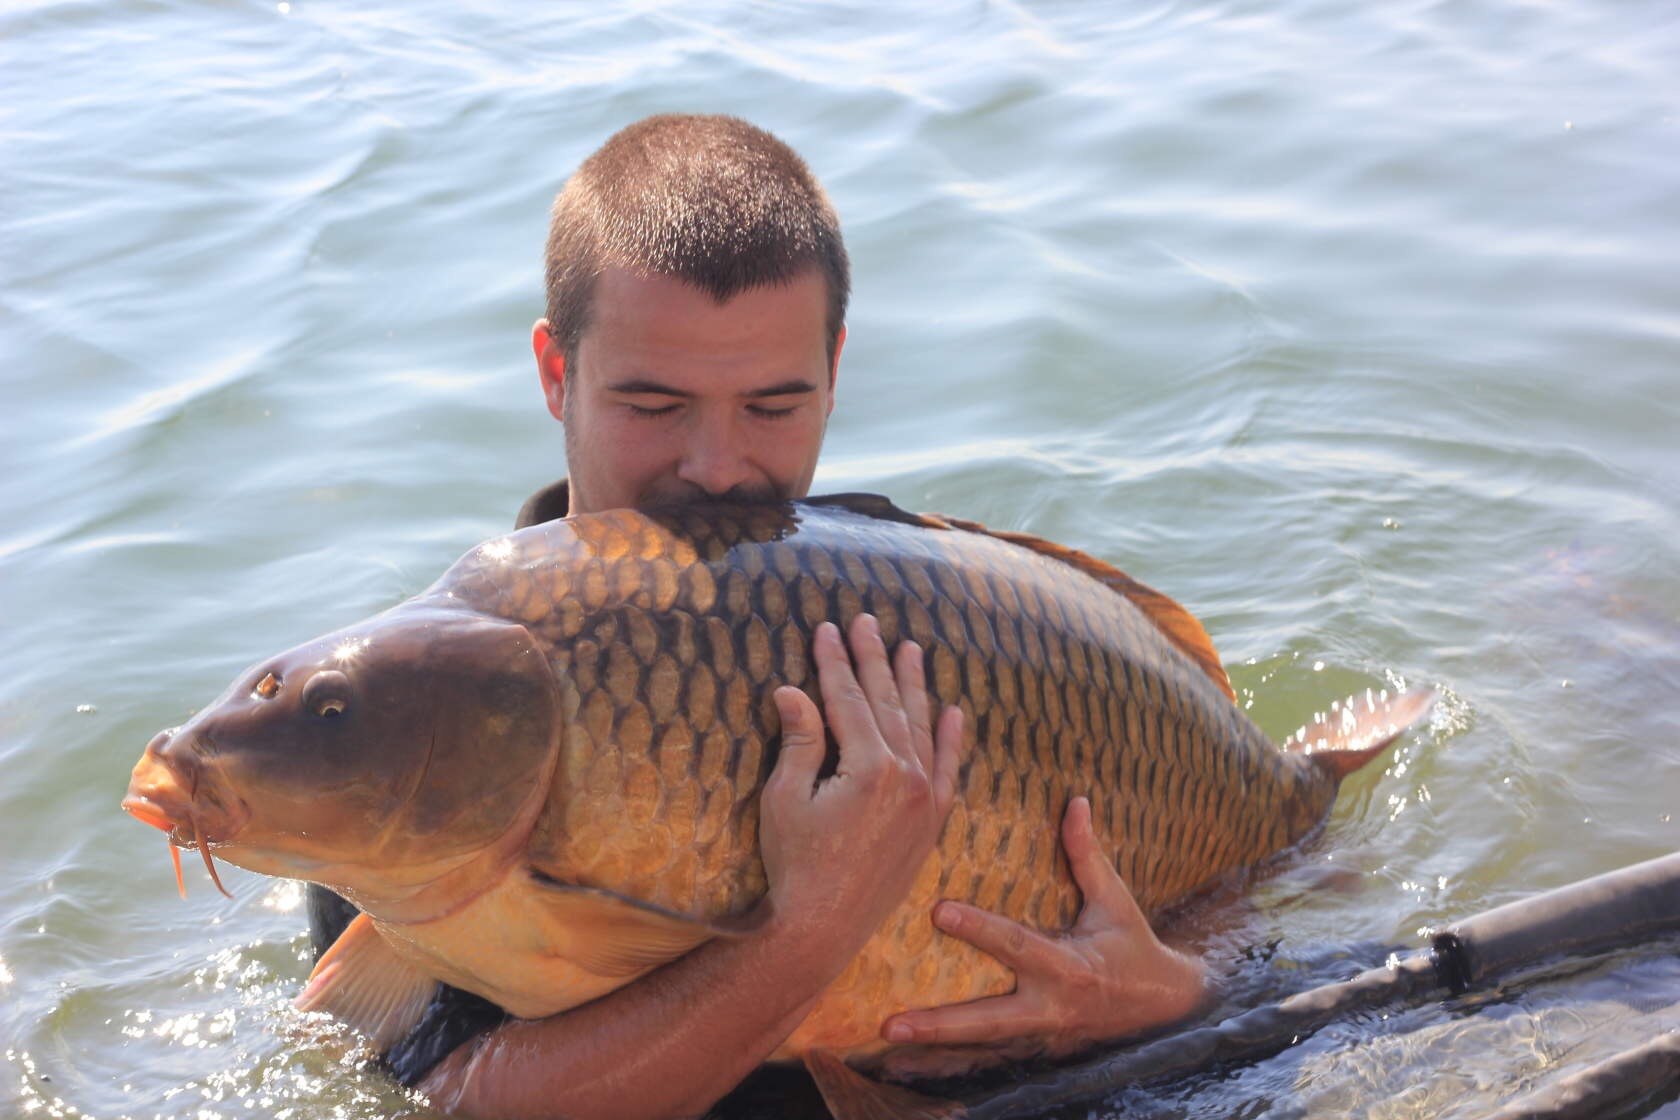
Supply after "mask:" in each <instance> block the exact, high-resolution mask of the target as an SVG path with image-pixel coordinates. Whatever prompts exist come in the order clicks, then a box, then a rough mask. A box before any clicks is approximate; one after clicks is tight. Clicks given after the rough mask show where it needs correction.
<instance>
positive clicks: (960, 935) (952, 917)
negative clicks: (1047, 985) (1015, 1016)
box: [933, 899, 1066, 988]
mask: <svg viewBox="0 0 1680 1120" xmlns="http://www.w3.org/2000/svg"><path fill="white" fill-rule="evenodd" d="M933 924H934V925H936V926H938V927H939V928H940V929H941V930H943V931H944V932H945V933H948V934H950V935H951V936H952V937H955V938H957V939H958V940H961V941H966V942H968V943H969V944H970V945H972V946H974V947H975V948H976V949H979V950H980V951H981V952H983V953H985V954H987V955H988V956H992V957H996V958H997V959H998V960H999V961H1000V962H1002V963H1003V964H1005V965H1007V966H1008V967H1009V968H1010V969H1011V970H1013V971H1014V972H1015V973H1016V987H1017V988H1019V987H1020V986H1021V980H1022V978H1023V977H1024V976H1029V975H1037V974H1043V973H1049V972H1052V971H1055V970H1057V969H1059V968H1060V967H1061V966H1062V964H1063V960H1062V957H1063V955H1064V954H1065V952H1066V950H1064V949H1063V948H1062V947H1061V946H1059V945H1057V944H1056V942H1054V941H1052V940H1050V939H1049V938H1048V937H1045V936H1044V935H1043V934H1041V933H1038V932H1037V931H1035V930H1030V929H1028V928H1027V927H1026V926H1024V925H1022V924H1021V923H1020V922H1015V921H1011V920H1010V919H1008V918H1005V917H1004V916H1003V915H1002V914H993V913H991V912H990V911H987V910H981V909H980V908H979V907H976V906H969V905H968V904H966V903H962V902H952V901H950V900H949V899H947V900H946V901H944V902H941V903H940V904H939V905H938V906H935V907H934V908H933Z"/></svg>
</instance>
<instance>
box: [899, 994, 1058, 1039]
mask: <svg viewBox="0 0 1680 1120" xmlns="http://www.w3.org/2000/svg"><path fill="white" fill-rule="evenodd" d="M1052 1026H1053V1024H1050V1023H1048V1022H1046V1020H1045V1018H1044V1016H1043V1014H1042V1013H1041V1012H1040V1011H1039V1010H1038V1009H1037V1007H1036V1005H1035V1004H1034V1003H1033V1002H1031V1001H1029V1000H1027V999H1026V998H1025V997H1023V996H1021V995H1019V994H1017V993H1014V992H1011V993H1010V994H1008V995H1004V996H991V997H989V998H987V999H977V1000H974V1001H973V1002H972V1003H954V1004H951V1005H950V1006H948V1007H934V1008H929V1009H927V1010H925V1011H904V1012H900V1013H899V1014H897V1015H894V1016H893V1017H892V1018H890V1019H888V1020H887V1021H886V1022H885V1023H883V1024H881V1036H882V1037H883V1038H885V1039H886V1040H887V1041H888V1042H896V1043H906V1042H917V1043H923V1044H938V1045H942V1046H956V1045H961V1044H963V1043H970V1042H995V1041H998V1040H1000V1039H1006V1038H1021V1037H1023V1036H1025V1035H1035V1034H1045V1033H1047V1032H1048V1031H1049V1030H1050V1029H1051V1028H1052Z"/></svg>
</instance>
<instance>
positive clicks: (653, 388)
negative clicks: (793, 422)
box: [607, 377, 817, 400]
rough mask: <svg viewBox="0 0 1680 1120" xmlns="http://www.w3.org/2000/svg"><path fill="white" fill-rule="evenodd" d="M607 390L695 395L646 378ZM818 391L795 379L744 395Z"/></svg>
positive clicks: (776, 394) (785, 394)
mask: <svg viewBox="0 0 1680 1120" xmlns="http://www.w3.org/2000/svg"><path fill="white" fill-rule="evenodd" d="M607 388H608V389H609V390H610V391H612V392H614V393H657V394H658V395H659V396H662V397H682V398H685V399H686V398H688V397H692V396H693V395H694V394H693V393H689V392H685V391H683V390H681V389H676V388H672V387H671V386H669V385H665V384H661V383H660V382H658V381H654V380H652V379H650V378H646V377H634V378H631V379H630V380H628V381H619V382H615V383H614V384H612V385H608V386H607ZM816 391H817V386H816V383H815V382H811V381H806V380H804V379H803V378H797V377H794V378H789V379H788V380H786V381H778V382H777V383H776V384H774V385H766V386H765V387H764V388H762V389H752V390H749V391H748V392H746V393H744V394H742V395H743V396H746V397H751V398H753V399H755V400H756V399H758V398H761V397H788V396H792V395H793V394H795V393H814V392H816Z"/></svg>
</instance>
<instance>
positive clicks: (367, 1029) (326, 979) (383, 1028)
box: [293, 914, 437, 1051]
mask: <svg viewBox="0 0 1680 1120" xmlns="http://www.w3.org/2000/svg"><path fill="white" fill-rule="evenodd" d="M436 991H437V981H436V980H433V979H432V978H431V977H430V976H427V975H426V974H425V973H423V972H421V971H420V970H419V969H417V968H415V967H414V966H413V965H411V964H409V963H408V962H407V961H405V960H403V959H402V958H401V957H399V956H397V953H396V950H394V949H392V948H391V946H390V944H389V943H388V942H386V940H385V939H384V938H383V937H381V936H380V935H379V931H378V930H377V929H375V928H374V925H373V919H372V918H370V917H368V916H367V915H366V914H357V915H356V918H355V920H354V921H352V922H351V923H350V924H349V925H348V926H346V927H345V929H344V932H343V933H341V934H339V935H338V940H337V941H334V942H333V943H332V947H331V948H330V949H328V950H327V951H326V952H325V953H323V954H321V959H320V960H319V961H317V962H316V964H315V971H314V972H311V973H310V974H309V983H307V984H305V985H304V988H303V992H302V993H301V994H300V995H299V996H298V997H297V999H296V1000H294V1001H293V1006H295V1007H296V1008H297V1009H298V1010H299V1011H325V1012H326V1013H327V1014H329V1015H331V1016H333V1017H334V1018H335V1019H340V1020H342V1021H344V1022H345V1023H348V1024H349V1025H350V1026H352V1027H354V1028H355V1029H356V1030H358V1031H360V1032H361V1033H362V1034H364V1035H366V1036H367V1038H368V1040H369V1041H370V1042H372V1043H373V1045H374V1046H375V1047H377V1048H378V1049H379V1050H380V1051H385V1050H388V1049H390V1048H391V1047H392V1046H394V1045H395V1044H396V1043H398V1042H400V1041H402V1040H403V1039H404V1038H405V1037H407V1035H408V1032H409V1031H411V1030H413V1029H414V1027H415V1024H417V1023H419V1022H420V1017H421V1016H422V1015H424V1014H425V1012H426V1005H427V1004H429V1003H430V1002H431V1000H432V995H433V994H434V993H435V992H436Z"/></svg>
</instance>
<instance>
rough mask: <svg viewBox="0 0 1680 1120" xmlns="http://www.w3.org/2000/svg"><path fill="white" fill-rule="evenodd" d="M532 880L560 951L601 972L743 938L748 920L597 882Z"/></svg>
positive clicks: (623, 972)
mask: <svg viewBox="0 0 1680 1120" xmlns="http://www.w3.org/2000/svg"><path fill="white" fill-rule="evenodd" d="M532 879H533V880H534V881H535V882H536V883H537V884H538V889H539V890H541V891H542V892H543V894H544V899H543V908H544V910H545V911H546V912H547V916H548V918H549V920H550V922H551V923H552V928H553V929H554V930H555V933H556V935H557V938H558V939H559V943H558V945H557V947H556V952H557V955H559V956H563V957H565V958H566V959H567V960H569V961H571V962H573V963H574V964H576V965H577V966H578V967H580V968H582V969H584V970H585V971H587V972H592V973H594V974H595V975H596V976H603V977H608V978H618V977H624V978H629V977H634V976H640V975H641V974H642V973H644V972H647V971H648V970H650V969H654V968H658V967H659V966H660V965H662V964H666V963H667V962H670V961H674V960H676V959H677V958H678V957H680V956H682V955H683V954H684V953H686V952H688V951H689V950H691V949H694V948H697V947H698V946H700V945H703V944H705V943H706V942H708V941H710V940H711V939H712V938H714V937H740V936H742V935H743V934H745V933H746V932H747V930H748V928H749V927H748V925H747V924H746V923H744V922H734V921H722V922H712V921H706V920H703V919H699V918H692V917H689V916H687V915H685V914H678V913H675V912H674V911H671V910H666V909H664V908H662V907H659V906H654V905H652V904H651V903H646V902H639V901H637V900H635V899H633V898H626V897H625V896H623V895H621V894H615V893H614V892H612V891H607V890H601V889H598V888H595V887H578V886H572V885H570V884H567V883H561V882H559V881H557V880H555V879H551V878H549V877H548V876H546V875H544V874H542V873H541V872H539V871H534V872H533V873H532Z"/></svg>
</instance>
